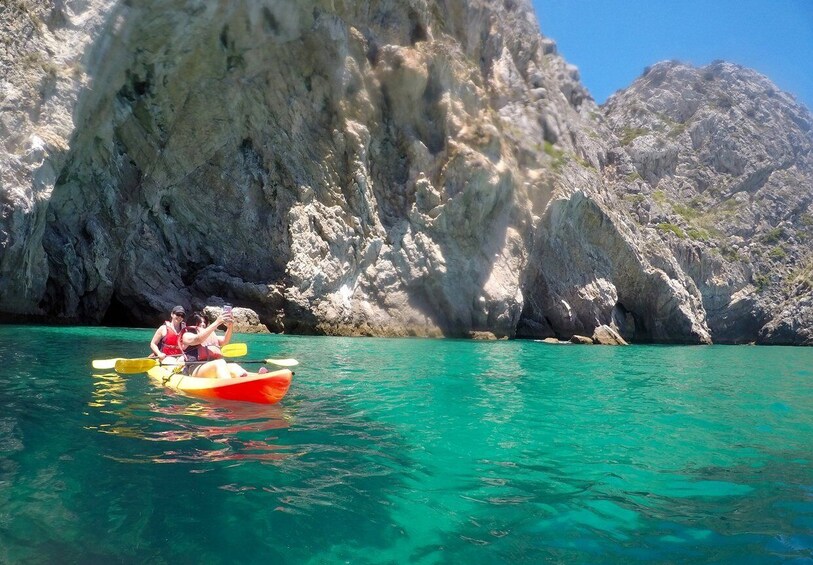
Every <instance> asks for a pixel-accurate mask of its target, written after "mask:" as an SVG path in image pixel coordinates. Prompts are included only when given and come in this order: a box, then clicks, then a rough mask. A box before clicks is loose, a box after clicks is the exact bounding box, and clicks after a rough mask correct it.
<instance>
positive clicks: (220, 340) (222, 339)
mask: <svg viewBox="0 0 813 565" xmlns="http://www.w3.org/2000/svg"><path fill="white" fill-rule="evenodd" d="M233 330H234V318H229V319H228V320H227V321H226V335H224V336H223V337H218V338H217V341H218V344H219V345H220V347H223V346H224V345H226V344H227V343H229V342H230V341H231V334H232V331H233Z"/></svg>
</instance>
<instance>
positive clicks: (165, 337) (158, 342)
mask: <svg viewBox="0 0 813 565" xmlns="http://www.w3.org/2000/svg"><path fill="white" fill-rule="evenodd" d="M169 316H170V319H169V320H167V321H166V322H164V323H163V324H161V326H160V327H159V328H158V329H157V330H155V334H154V335H153V336H152V341H150V349H151V350H152V355H150V356H151V357H157V358H158V359H159V360H160V361H161V363H166V364H167V365H173V364H178V363H181V362H182V361H183V356H184V355H183V347H182V343H181V336H182V335H183V333H184V332H185V331H186V324H185V323H184V318H185V317H186V311H185V310H184V307H183V306H176V307H175V308H173V309H172V312H170V315H169Z"/></svg>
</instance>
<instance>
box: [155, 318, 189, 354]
mask: <svg viewBox="0 0 813 565" xmlns="http://www.w3.org/2000/svg"><path fill="white" fill-rule="evenodd" d="M164 324H165V325H166V327H167V333H166V335H165V336H164V339H162V340H161V353H163V354H164V355H183V349H181V345H182V341H181V336H182V335H183V334H184V332H185V331H186V324H181V331H179V332H177V333H176V332H175V328H174V327H173V326H172V322H164Z"/></svg>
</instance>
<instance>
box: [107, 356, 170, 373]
mask: <svg viewBox="0 0 813 565" xmlns="http://www.w3.org/2000/svg"><path fill="white" fill-rule="evenodd" d="M158 364H159V363H158V359H118V360H117V361H116V366H115V369H116V372H117V373H125V374H135V373H146V372H147V371H149V370H150V369H152V368H153V367H155V366H157V365H158Z"/></svg>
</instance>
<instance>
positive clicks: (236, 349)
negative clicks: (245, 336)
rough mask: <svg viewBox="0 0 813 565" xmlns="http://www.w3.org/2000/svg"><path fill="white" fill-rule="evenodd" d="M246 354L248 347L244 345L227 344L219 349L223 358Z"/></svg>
mask: <svg viewBox="0 0 813 565" xmlns="http://www.w3.org/2000/svg"><path fill="white" fill-rule="evenodd" d="M246 353H248V346H247V345H246V344H245V343H229V344H227V345H224V346H223V347H221V348H220V354H221V355H223V357H240V356H242V355H245V354H246Z"/></svg>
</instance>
